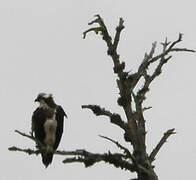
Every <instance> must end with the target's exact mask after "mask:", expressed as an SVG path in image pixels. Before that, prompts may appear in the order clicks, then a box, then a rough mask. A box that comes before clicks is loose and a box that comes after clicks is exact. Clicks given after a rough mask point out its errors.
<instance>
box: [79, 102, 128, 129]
mask: <svg viewBox="0 0 196 180" xmlns="http://www.w3.org/2000/svg"><path fill="white" fill-rule="evenodd" d="M82 109H90V110H92V111H93V113H94V114H95V115H96V116H108V117H109V118H110V122H111V123H113V124H115V125H117V126H119V127H120V128H122V129H123V130H125V131H127V128H128V125H127V123H125V122H124V121H123V120H122V119H121V117H120V115H119V114H116V113H111V112H110V111H108V110H106V109H105V108H101V107H100V106H98V105H82Z"/></svg>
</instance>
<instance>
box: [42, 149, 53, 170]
mask: <svg viewBox="0 0 196 180" xmlns="http://www.w3.org/2000/svg"><path fill="white" fill-rule="evenodd" d="M41 155H42V163H43V164H44V166H45V168H47V167H48V165H49V164H51V163H52V158H53V152H46V151H45V152H42V154H41Z"/></svg>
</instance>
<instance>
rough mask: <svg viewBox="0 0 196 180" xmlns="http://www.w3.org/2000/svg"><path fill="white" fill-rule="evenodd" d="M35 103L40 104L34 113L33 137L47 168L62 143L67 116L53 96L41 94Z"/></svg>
mask: <svg viewBox="0 0 196 180" xmlns="http://www.w3.org/2000/svg"><path fill="white" fill-rule="evenodd" d="M35 102H38V103H39V107H38V108H37V109H36V110H35V111H34V112H33V116H32V135H33V136H34V137H35V139H36V140H37V142H38V143H37V147H38V149H39V150H40V151H41V156H42V162H43V164H44V165H45V167H46V168H47V167H48V165H49V164H50V163H51V162H52V158H53V154H54V151H55V150H56V149H57V147H58V145H59V143H60V140H61V136H62V133H63V122H64V116H65V117H67V115H66V114H65V112H64V110H63V108H62V107H61V106H59V105H57V104H56V103H55V102H54V99H53V97H52V94H45V93H40V94H38V96H37V98H36V99H35Z"/></svg>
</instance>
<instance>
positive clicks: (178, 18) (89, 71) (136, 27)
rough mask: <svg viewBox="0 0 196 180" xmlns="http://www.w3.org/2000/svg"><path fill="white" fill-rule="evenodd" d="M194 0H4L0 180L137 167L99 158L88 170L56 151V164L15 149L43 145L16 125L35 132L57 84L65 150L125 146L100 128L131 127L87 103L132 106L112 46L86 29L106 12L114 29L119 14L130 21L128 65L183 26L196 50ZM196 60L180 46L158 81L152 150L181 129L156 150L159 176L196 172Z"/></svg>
mask: <svg viewBox="0 0 196 180" xmlns="http://www.w3.org/2000/svg"><path fill="white" fill-rule="evenodd" d="M195 5H196V4H195V1H193V0H192V1H191V0H186V1H185V0H181V1H179V0H173V1H170V0H165V1H160V0H148V1H130V0H123V1H120V0H118V1H117V0H82V1H76V0H66V1H65V0H55V1H54V0H33V1H31V0H17V1H16V0H1V1H0V52H1V53H0V62H1V63H0V64H1V65H0V83H1V88H0V98H1V101H0V106H1V123H2V124H1V131H0V133H1V149H0V151H1V152H0V154H1V155H0V161H1V163H0V169H1V173H0V179H1V180H11V179H16V180H25V179H28V180H35V179H47V180H52V179H54V178H58V179H61V178H65V179H87V180H88V179H89V180H90V179H94V180H98V179H106V180H107V179H130V178H131V177H133V176H134V175H131V174H130V173H128V172H126V171H121V170H120V169H116V168H114V167H111V166H109V165H107V164H104V163H100V164H97V165H95V166H94V167H92V168H88V169H85V168H84V166H83V165H82V164H69V165H64V164H62V163H61V161H62V160H63V159H64V157H62V156H55V157H54V160H53V163H52V165H51V166H49V167H48V168H47V169H45V168H44V166H43V165H42V164H41V158H40V156H28V155H26V154H23V153H14V152H9V151H8V150H7V148H8V147H9V146H12V145H17V146H19V147H23V148H27V147H31V148H33V147H34V144H33V142H31V141H29V140H28V139H25V138H23V137H21V136H19V135H17V134H15V133H14V130H15V129H18V130H21V131H24V132H29V131H30V125H31V115H32V112H33V110H34V109H35V108H36V107H37V104H35V103H34V102H33V100H34V98H35V97H36V96H37V94H38V93H39V92H48V93H53V95H54V97H55V100H56V102H57V103H58V104H61V105H62V106H63V107H64V109H65V111H66V112H67V114H68V116H69V119H68V120H66V123H65V133H64V135H63V138H62V141H61V144H60V146H59V149H63V150H75V149H80V148H85V149H86V150H89V151H93V152H106V151H108V150H109V149H111V151H112V152H114V151H118V149H117V148H116V147H115V146H114V145H113V144H111V143H110V142H107V141H105V140H103V139H101V138H99V137H98V135H99V134H102V135H105V136H109V137H111V138H113V139H117V140H118V141H119V142H123V136H122V135H123V133H122V132H121V131H120V130H119V129H118V127H115V126H113V125H110V123H109V121H108V119H107V118H105V117H99V118H98V117H95V116H94V115H93V114H92V113H91V112H90V111H88V110H81V108H80V106H81V105H82V104H100V105H102V106H104V107H106V108H107V109H110V110H111V111H113V112H117V113H120V114H121V115H122V116H123V117H124V115H123V112H122V109H121V108H120V107H118V106H117V104H116V98H117V97H118V89H117V86H116V82H115V78H116V77H115V75H114V74H113V71H112V61H111V59H110V57H108V56H107V55H106V45H105V42H103V41H102V40H101V38H100V36H97V35H95V34H93V33H90V34H88V36H87V38H86V40H83V39H82V32H83V31H85V30H86V29H87V28H89V27H88V25H87V23H88V22H90V21H91V20H93V15H95V14H98V13H99V14H100V15H101V16H102V17H103V18H104V20H105V23H106V24H107V25H108V28H109V30H110V32H111V33H112V34H114V32H115V27H116V25H117V23H118V20H119V17H123V18H124V20H125V26H126V28H125V29H124V31H123V33H122V38H121V42H120V46H119V53H120V55H121V60H123V61H125V62H126V64H127V70H132V71H134V70H135V68H137V66H138V65H139V63H140V62H141V61H142V58H143V56H144V53H145V52H147V51H149V50H150V48H151V44H152V42H154V41H157V42H161V41H163V40H164V38H165V37H168V39H169V40H172V41H173V40H176V39H177V38H178V33H179V32H181V33H183V34H184V41H183V42H182V43H181V44H180V46H181V47H187V48H191V49H196V36H195V32H196V24H195V20H194V18H195V15H196V12H195ZM195 67H196V60H195V55H194V54H188V53H181V54H180V53H179V54H177V55H174V56H173V59H172V60H171V61H170V62H169V63H168V64H167V65H166V66H165V67H164V71H163V73H162V75H161V76H160V77H159V78H158V79H157V80H156V81H155V82H154V83H153V85H152V87H151V91H150V93H148V100H147V101H146V105H148V106H152V107H153V108H152V109H151V110H149V111H148V112H146V114H145V115H146V121H147V127H148V152H150V151H151V150H152V148H153V147H154V146H155V145H156V143H157V142H158V141H159V139H160V138H161V137H162V135H163V133H164V132H165V131H166V130H167V129H169V128H173V127H175V128H176V131H177V132H178V133H177V135H175V136H173V137H171V138H170V139H169V142H168V143H167V144H165V147H163V148H162V150H161V152H160V153H159V155H158V156H157V159H156V162H155V165H156V169H155V170H156V172H157V174H158V175H159V177H160V179H167V180H176V179H178V180H184V179H194V178H196V175H195V160H196V153H195V152H196V145H195V141H194V140H193V138H194V137H195V128H194V127H195V124H196V123H195V117H196V111H195V107H196V102H195V99H196V95H195V91H196V86H195V83H194V80H195V74H196V72H195Z"/></svg>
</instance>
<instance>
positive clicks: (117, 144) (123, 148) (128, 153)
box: [99, 135, 134, 159]
mask: <svg viewBox="0 0 196 180" xmlns="http://www.w3.org/2000/svg"><path fill="white" fill-rule="evenodd" d="M99 136H100V137H101V138H104V139H107V140H109V141H111V142H113V143H114V144H116V146H117V147H119V148H120V149H121V150H123V151H124V153H125V154H126V155H127V157H129V158H131V159H134V158H133V156H132V154H131V153H130V151H129V150H128V149H127V148H126V147H124V146H122V145H121V144H120V143H119V142H117V141H114V140H113V139H111V138H108V137H106V136H102V135H99Z"/></svg>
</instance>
